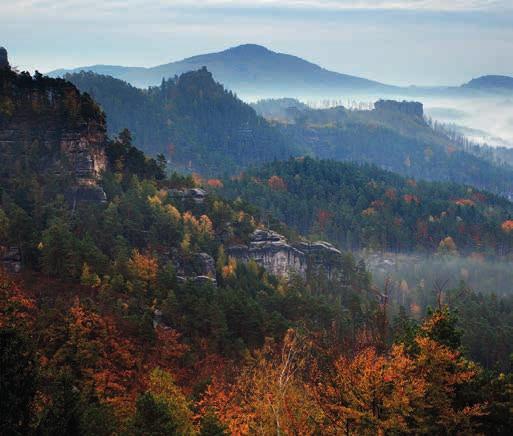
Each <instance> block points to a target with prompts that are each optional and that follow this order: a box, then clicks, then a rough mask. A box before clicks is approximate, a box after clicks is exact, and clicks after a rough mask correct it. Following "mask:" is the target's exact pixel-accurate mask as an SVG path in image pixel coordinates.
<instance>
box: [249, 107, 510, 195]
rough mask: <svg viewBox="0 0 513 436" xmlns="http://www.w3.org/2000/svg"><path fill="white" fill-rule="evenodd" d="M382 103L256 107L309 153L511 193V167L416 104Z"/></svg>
mask: <svg viewBox="0 0 513 436" xmlns="http://www.w3.org/2000/svg"><path fill="white" fill-rule="evenodd" d="M379 103H380V102H378V104H377V108H375V109H373V110H348V109H346V108H344V107H342V106H339V107H333V108H329V109H311V108H308V107H306V106H305V105H303V104H301V103H300V102H297V101H294V100H292V101H287V100H286V99H285V100H284V101H281V100H267V101H263V102H260V103H257V104H254V105H253V107H255V109H256V110H257V112H258V113H260V114H262V115H263V116H265V117H269V118H272V119H278V120H280V121H282V122H283V123H280V124H277V127H278V128H279V129H280V131H281V132H282V133H283V135H284V136H285V137H286V138H287V140H288V142H290V143H292V144H295V146H296V147H297V149H298V151H299V150H303V153H304V154H305V155H310V156H315V157H317V158H319V159H333V160H337V161H349V162H359V163H368V164H374V165H377V166H379V167H381V168H385V169H387V170H390V171H393V172H396V173H398V174H402V175H403V176H407V177H414V178H415V179H423V180H432V181H446V182H456V183H459V184H466V185H471V186H475V187H477V188H479V189H486V190H488V191H490V192H493V193H496V194H504V195H506V196H508V195H511V193H512V189H511V186H512V183H513V169H512V168H511V167H510V166H508V165H500V164H497V160H498V159H494V158H493V156H492V158H490V157H489V156H486V150H485V149H481V147H475V149H476V150H469V149H468V147H465V146H464V145H463V144H461V143H459V142H458V140H455V139H454V138H452V137H450V136H449V135H448V134H447V132H445V131H442V130H440V129H438V128H435V127H436V126H432V125H430V124H429V123H428V122H427V121H426V120H425V119H424V117H423V116H421V115H420V114H419V113H417V110H416V108H415V105H416V104H417V103H414V102H411V103H410V102H402V103H398V102H381V103H382V104H379ZM488 153H489V154H492V155H493V154H494V151H492V152H491V153H490V152H488ZM501 154H505V153H504V152H503V153H501ZM506 161H507V160H506Z"/></svg>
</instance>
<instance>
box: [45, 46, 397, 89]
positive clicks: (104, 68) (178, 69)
mask: <svg viewBox="0 0 513 436" xmlns="http://www.w3.org/2000/svg"><path fill="white" fill-rule="evenodd" d="M204 66H205V67H207V68H208V70H209V71H211V72H212V74H213V76H214V79H215V80H216V81H218V82H221V83H222V84H223V85H224V86H226V87H227V88H228V89H231V90H232V91H235V92H237V93H240V94H244V95H264V94H268V95H270V96H276V95H284V94H290V95H295V94H297V93H298V92H300V93H303V94H304V93H305V92H308V93H311V94H312V95H314V94H316V93H317V92H321V91H324V92H326V91H327V90H330V91H333V92H334V91H340V92H342V91H348V90H351V91H355V92H370V91H373V92H379V91H387V90H388V91H391V90H393V89H394V87H392V86H388V85H384V84H382V83H378V82H374V81H372V80H367V79H362V78H360V77H355V76H350V75H346V74H340V73H336V72H333V71H329V70H326V69H324V68H322V67H320V66H318V65H316V64H313V63H311V62H308V61H306V60H304V59H301V58H299V57H296V56H291V55H288V54H284V53H277V52H274V51H271V50H269V49H267V48H265V47H262V46H259V45H255V44H245V45H240V46H238V47H233V48H229V49H227V50H224V51H221V52H218V53H209V54H204V55H199V56H193V57H190V58H187V59H183V60H181V61H177V62H171V63H168V64H164V65H158V66H156V67H151V68H142V67H118V66H108V65H92V66H86V67H78V68H74V69H72V70H64V69H62V70H55V71H52V72H50V73H49V75H50V76H54V77H55V76H63V75H64V74H66V73H77V72H80V71H92V72H95V73H98V74H106V75H110V76H113V77H116V78H118V79H122V80H124V81H126V82H128V83H131V84H132V85H134V86H138V87H148V86H156V85H160V83H161V81H162V79H168V78H173V77H174V76H176V75H180V74H183V73H186V72H188V71H195V70H199V69H201V68H202V67H204Z"/></svg>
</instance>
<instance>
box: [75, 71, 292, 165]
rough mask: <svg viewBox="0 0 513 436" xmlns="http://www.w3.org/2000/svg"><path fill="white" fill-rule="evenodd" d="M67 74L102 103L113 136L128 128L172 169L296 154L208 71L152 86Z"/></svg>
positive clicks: (261, 119)
mask: <svg viewBox="0 0 513 436" xmlns="http://www.w3.org/2000/svg"><path fill="white" fill-rule="evenodd" d="M65 77H66V79H67V80H69V81H71V82H72V83H74V84H75V85H76V86H77V87H78V88H79V89H80V90H81V91H83V92H87V93H89V94H90V95H92V96H93V98H94V99H95V100H96V101H97V102H98V103H99V104H100V105H101V106H102V108H103V110H104V111H105V112H106V114H107V119H108V125H109V133H110V134H111V135H114V134H117V133H119V131H120V130H122V129H124V128H129V129H130V131H131V132H132V133H133V135H134V142H135V144H136V145H137V146H138V147H140V148H141V149H142V150H143V151H144V152H146V153H149V154H152V155H156V154H158V153H164V154H165V155H166V157H167V158H168V159H169V160H170V164H171V165H172V166H173V167H174V168H179V169H187V170H192V171H197V172H201V173H203V174H220V173H222V172H224V171H229V172H236V171H239V170H240V169H242V168H244V167H246V166H247V165H248V164H251V163H255V162H266V161H271V160H273V159H287V158H288V157H290V156H291V155H293V154H295V152H294V150H293V149H292V147H290V146H289V145H288V143H287V141H286V140H285V138H284V137H283V136H282V134H281V133H280V132H279V131H278V130H277V129H276V128H274V127H272V126H271V125H270V124H269V123H268V122H267V121H266V120H265V119H263V118H262V117H260V116H257V114H256V113H255V111H254V110H253V109H252V108H251V107H250V106H248V105H247V104H245V103H243V102H242V101H241V100H239V99H237V98H236V96H235V95H233V94H232V93H231V92H228V91H226V90H225V89H224V88H223V86H222V85H220V84H218V83H216V82H215V81H214V80H213V78H212V75H211V74H210V72H208V71H207V70H206V69H200V70H198V71H193V72H189V73H185V74H182V75H181V76H180V77H177V78H176V79H173V80H168V81H164V82H162V84H161V85H160V86H159V87H154V88H150V89H149V90H141V89H138V88H135V87H133V86H131V85H129V84H127V83H125V82H123V81H121V80H118V79H114V78H112V77H109V76H100V75H96V74H93V73H84V72H83V73H79V74H70V75H66V76H65Z"/></svg>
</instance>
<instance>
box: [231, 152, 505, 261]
mask: <svg viewBox="0 0 513 436" xmlns="http://www.w3.org/2000/svg"><path fill="white" fill-rule="evenodd" d="M222 192H223V194H224V195H225V196H227V197H228V198H238V197H241V198H242V199H245V200H247V201H251V202H253V203H254V204H256V205H257V206H259V207H260V208H261V210H262V211H265V212H264V216H265V213H269V214H271V215H273V216H275V217H276V218H278V219H280V220H282V221H283V222H284V223H286V224H287V225H289V226H291V227H293V228H294V229H296V230H297V231H298V232H301V233H303V234H307V235H308V234H310V235H315V237H320V238H327V239H328V240H329V241H332V242H335V243H337V244H338V245H339V246H340V247H344V248H345V249H350V250H360V249H363V248H370V249H375V250H385V251H405V252H408V251H415V250H417V251H420V252H428V253H433V252H436V251H438V250H442V251H444V250H446V249H447V250H448V251H454V252H456V251H459V252H461V253H464V254H471V253H482V254H485V255H487V254H490V255H499V256H501V255H510V254H511V253H512V249H513V234H512V233H511V230H510V223H512V222H511V221H510V219H511V217H512V214H513V204H512V203H510V202H509V201H508V200H505V199H503V198H500V197H497V196H494V195H492V194H490V193H486V192H483V191H479V190H477V189H472V188H469V187H466V186H463V185H456V184H450V183H430V182H415V181H414V180H411V179H407V178H405V177H401V176H399V175H396V174H393V173H390V172H387V171H383V170H381V169H378V168H377V167H374V166H369V165H363V166H359V165H356V164H353V163H341V162H334V161H319V160H314V159H310V158H304V159H302V158H301V159H291V160H289V161H287V162H274V163H271V164H267V165H264V166H263V167H261V168H256V169H252V170H250V171H247V172H246V173H244V175H243V176H242V177H240V178H236V179H233V180H225V181H224V189H223V191H222Z"/></svg>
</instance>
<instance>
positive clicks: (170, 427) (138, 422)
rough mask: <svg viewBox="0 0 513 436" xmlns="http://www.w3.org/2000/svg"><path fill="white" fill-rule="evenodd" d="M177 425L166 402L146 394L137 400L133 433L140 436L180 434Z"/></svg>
mask: <svg viewBox="0 0 513 436" xmlns="http://www.w3.org/2000/svg"><path fill="white" fill-rule="evenodd" d="M177 427H178V425H177V423H176V422H174V421H173V417H172V416H171V413H170V412H169V410H168V408H167V405H166V403H165V402H164V401H162V400H158V399H156V398H155V397H154V396H153V395H152V394H150V393H148V392H147V393H145V394H143V395H142V396H140V397H139V399H138V400H137V409H136V412H135V418H134V423H133V427H132V429H133V433H134V434H135V435H140V436H167V435H172V434H179V433H178V432H177Z"/></svg>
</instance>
